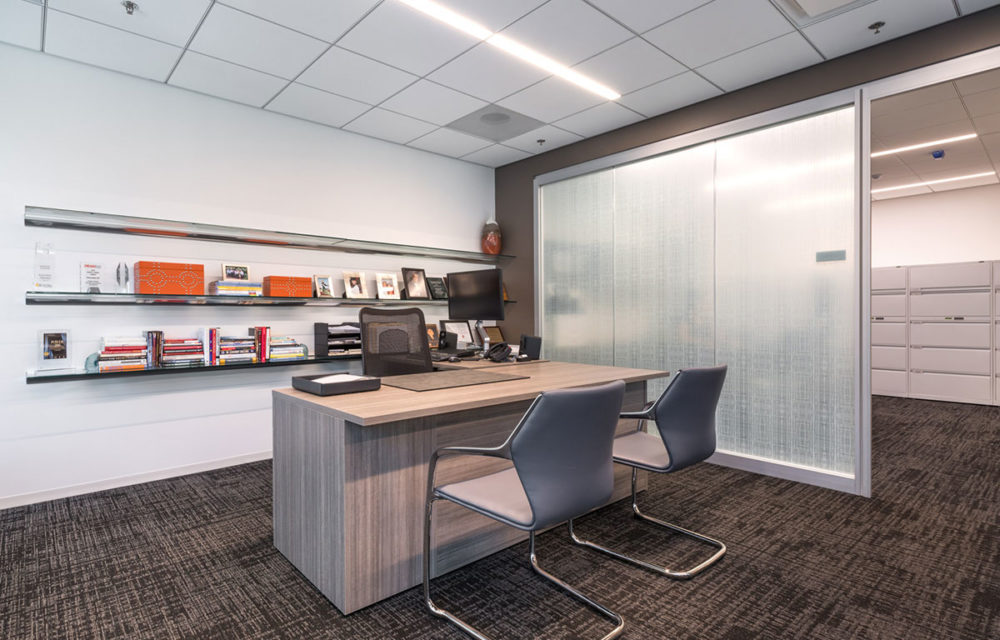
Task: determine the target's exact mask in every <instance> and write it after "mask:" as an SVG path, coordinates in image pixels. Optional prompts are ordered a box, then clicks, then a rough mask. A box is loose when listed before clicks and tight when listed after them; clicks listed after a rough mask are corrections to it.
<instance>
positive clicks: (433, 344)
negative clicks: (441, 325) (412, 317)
mask: <svg viewBox="0 0 1000 640" xmlns="http://www.w3.org/2000/svg"><path fill="white" fill-rule="evenodd" d="M424 326H425V327H426V330H427V346H428V347H430V348H431V349H437V348H438V346H439V345H440V343H441V334H440V333H439V332H438V327H437V325H436V324H434V323H433V322H428V323H427V324H425V325H424Z"/></svg>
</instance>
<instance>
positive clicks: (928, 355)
mask: <svg viewBox="0 0 1000 640" xmlns="http://www.w3.org/2000/svg"><path fill="white" fill-rule="evenodd" d="M910 369H922V370H924V371H941V372H948V373H973V374H977V375H984V376H988V375H990V352H989V350H987V349H910Z"/></svg>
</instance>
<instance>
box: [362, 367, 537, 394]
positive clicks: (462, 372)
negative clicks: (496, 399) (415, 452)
mask: <svg viewBox="0 0 1000 640" xmlns="http://www.w3.org/2000/svg"><path fill="white" fill-rule="evenodd" d="M528 377H529V376H518V375H512V374H509V373H496V372H494V371H483V370H482V369H464V368H462V369H449V370H447V371H432V372H430V373H411V374H409V375H405V376H386V377H384V378H382V384H383V385H385V386H388V387H397V388H399V389H406V390H408V391H435V390H437V389H451V388H454V387H468V386H470V385H474V384H489V383H491V382H507V381H508V380H524V379H526V378H528Z"/></svg>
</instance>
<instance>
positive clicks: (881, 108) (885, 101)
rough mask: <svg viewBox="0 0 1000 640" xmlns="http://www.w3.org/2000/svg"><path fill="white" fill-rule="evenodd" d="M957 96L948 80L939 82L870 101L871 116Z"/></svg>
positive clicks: (892, 112) (904, 109) (891, 112)
mask: <svg viewBox="0 0 1000 640" xmlns="http://www.w3.org/2000/svg"><path fill="white" fill-rule="evenodd" d="M957 97H958V92H957V91H955V86H954V85H953V84H952V83H950V82H939V83H938V84H932V85H931V86H929V87H923V88H922V89H916V90H914V91H907V92H906V93H899V94H896V95H894V96H888V97H885V98H881V99H879V100H874V101H872V117H873V118H874V117H878V116H881V115H883V114H890V115H891V114H894V113H898V112H900V111H906V110H907V109H916V108H917V107H922V106H924V105H928V104H933V103H935V102H943V101H945V100H954V99H955V98H957Z"/></svg>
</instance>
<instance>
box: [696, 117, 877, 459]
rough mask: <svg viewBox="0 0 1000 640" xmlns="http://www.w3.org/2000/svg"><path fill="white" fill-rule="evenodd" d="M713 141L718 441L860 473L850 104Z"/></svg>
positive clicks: (753, 452) (743, 450)
mask: <svg viewBox="0 0 1000 640" xmlns="http://www.w3.org/2000/svg"><path fill="white" fill-rule="evenodd" d="M716 149H717V154H716V155H717V159H716V162H717V164H716V167H717V168H716V287H717V288H716V348H717V359H718V361H719V362H720V363H728V364H729V376H728V378H727V380H726V387H725V390H724V392H723V398H722V401H721V404H720V408H719V415H718V427H719V449H722V450H729V451H733V452H737V453H740V454H749V455H754V456H760V457H764V458H771V459H775V460H781V461H784V462H790V463H794V464H799V465H805V466H810V467H817V468H820V469H827V470H833V471H838V472H844V473H848V474H850V473H853V471H854V455H853V453H854V441H853V437H854V380H855V369H856V366H855V361H854V340H853V336H854V334H853V332H854V331H855V329H856V327H857V319H856V312H855V305H854V301H855V297H856V295H855V282H854V280H855V278H854V264H855V261H856V259H857V258H856V246H855V227H854V205H853V198H854V171H855V162H854V109H853V108H848V109H842V110H838V111H835V112H831V113H826V114H823V115H819V116H814V117H811V118H806V119H803V120H797V121H794V122H790V123H786V124H782V125H778V126H775V127H771V128H768V129H763V130H760V131H755V132H751V133H748V134H744V135H741V136H737V137H733V138H728V139H723V140H719V141H717V146H716ZM838 251H839V252H843V253H842V254H840V255H838V254H836V253H828V254H823V253H821V252H838ZM823 258H834V259H833V260H832V261H821V260H822V259H823ZM837 258H839V259H837Z"/></svg>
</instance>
